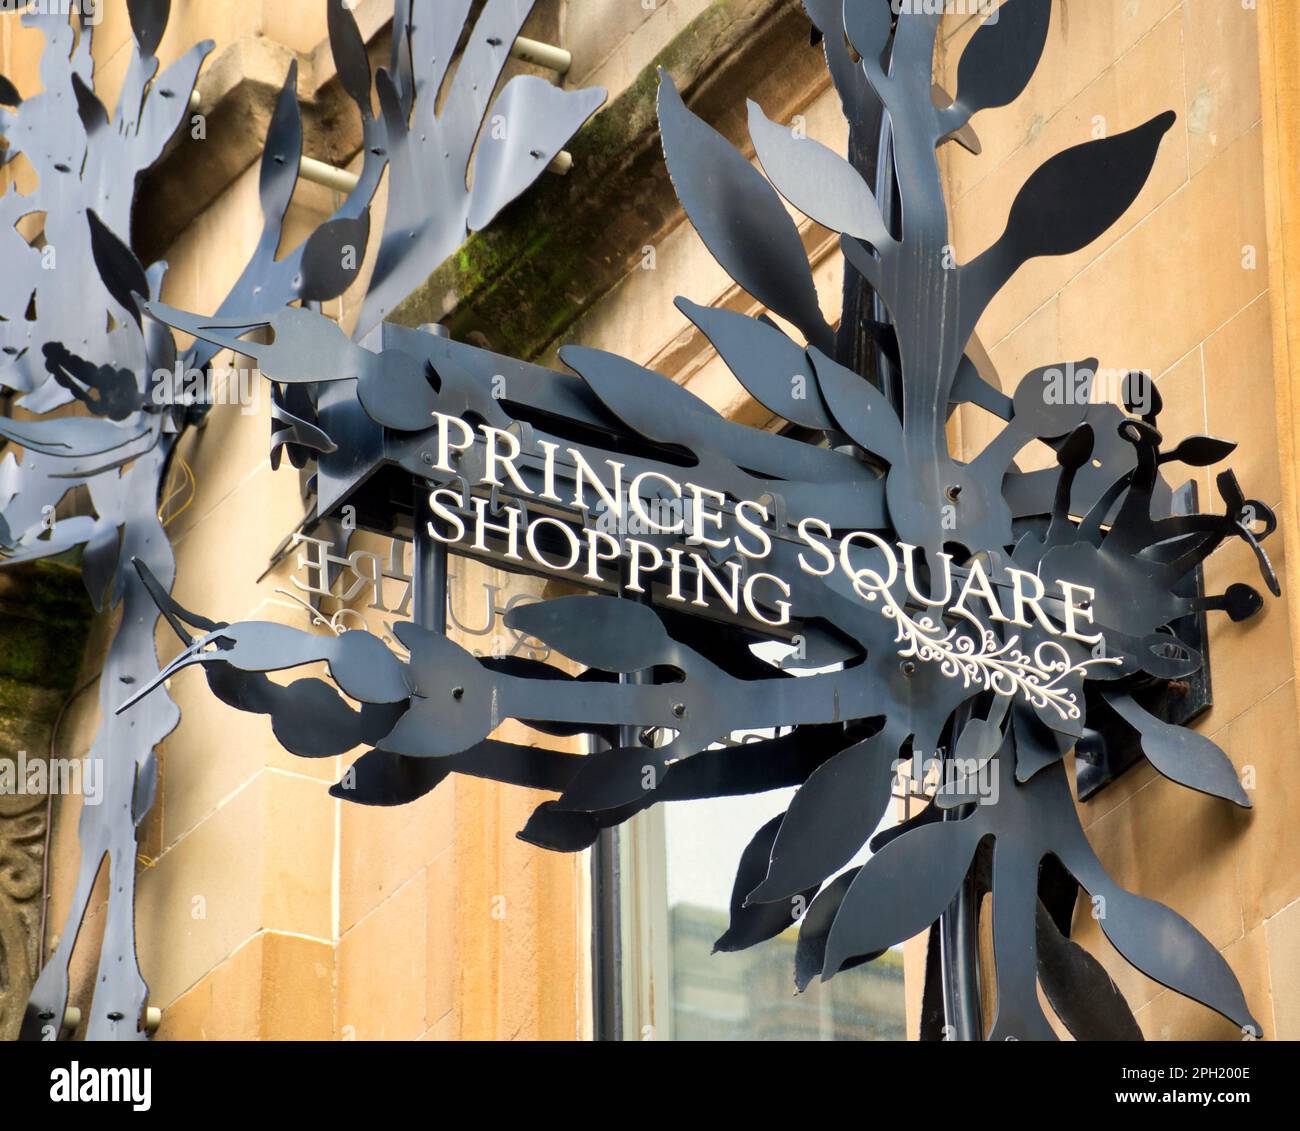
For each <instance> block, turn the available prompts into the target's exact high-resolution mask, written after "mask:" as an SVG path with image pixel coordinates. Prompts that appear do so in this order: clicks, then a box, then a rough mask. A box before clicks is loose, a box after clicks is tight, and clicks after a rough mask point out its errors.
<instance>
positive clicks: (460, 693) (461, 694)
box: [451, 687, 465, 703]
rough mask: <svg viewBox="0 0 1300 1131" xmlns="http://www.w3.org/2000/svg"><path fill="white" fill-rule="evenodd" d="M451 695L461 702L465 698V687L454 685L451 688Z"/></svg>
mask: <svg viewBox="0 0 1300 1131" xmlns="http://www.w3.org/2000/svg"><path fill="white" fill-rule="evenodd" d="M451 697H452V698H453V699H455V700H456V702H458V703H459V702H460V701H461V700H462V699H464V698H465V689H464V688H463V687H453V688H452V689H451Z"/></svg>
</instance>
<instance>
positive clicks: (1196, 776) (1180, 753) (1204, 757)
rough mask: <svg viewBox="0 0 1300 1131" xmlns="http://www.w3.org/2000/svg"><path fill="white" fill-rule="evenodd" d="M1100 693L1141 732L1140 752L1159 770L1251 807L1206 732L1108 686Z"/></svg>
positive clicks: (1226, 760)
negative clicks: (1172, 719) (1179, 723)
mask: <svg viewBox="0 0 1300 1131" xmlns="http://www.w3.org/2000/svg"><path fill="white" fill-rule="evenodd" d="M1101 694H1102V696H1103V697H1104V698H1105V700H1106V702H1107V703H1109V704H1110V706H1111V708H1112V709H1113V710H1114V711H1115V712H1116V713H1117V714H1118V715H1119V716H1120V717H1121V718H1122V719H1123V720H1124V721H1125V722H1126V723H1128V725H1129V726H1131V727H1132V728H1133V729H1134V730H1136V731H1137V732H1138V734H1140V735H1141V743H1142V753H1143V754H1145V755H1146V756H1147V761H1149V762H1150V763H1151V765H1153V766H1154V767H1155V768H1156V770H1157V771H1158V772H1159V773H1161V774H1163V775H1164V776H1165V777H1167V778H1169V780H1170V781H1176V782H1178V783H1179V784H1180V785H1185V786H1187V787H1188V788H1189V789H1195V790H1198V791H1199V792H1201V793H1208V794H1209V795H1210V796H1211V797H1222V798H1223V799H1224V800H1226V801H1231V802H1232V803H1233V804H1234V805H1240V806H1241V807H1242V808H1243V809H1249V808H1251V806H1252V802H1251V800H1250V797H1249V796H1248V795H1247V793H1246V791H1245V789H1243V788H1242V785H1241V779H1240V778H1239V777H1238V776H1237V768H1236V767H1235V766H1234V765H1233V764H1232V762H1231V761H1230V760H1229V758H1228V756H1227V755H1226V754H1225V753H1224V752H1223V751H1222V750H1220V749H1219V747H1218V746H1216V745H1215V744H1214V743H1213V742H1211V741H1210V740H1209V739H1208V738H1206V737H1205V735H1203V734H1197V733H1196V731H1194V730H1189V729H1188V728H1187V727H1180V726H1172V725H1170V724H1169V723H1166V722H1164V721H1162V720H1160V719H1158V718H1156V717H1155V716H1154V715H1152V714H1150V713H1149V712H1147V711H1145V710H1143V708H1142V707H1141V706H1139V705H1138V703H1137V702H1136V701H1135V700H1134V699H1133V698H1132V696H1129V695H1124V694H1121V693H1120V692H1116V691H1111V690H1107V689H1103V690H1102V692H1101Z"/></svg>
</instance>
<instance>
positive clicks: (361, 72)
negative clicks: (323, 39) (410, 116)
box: [325, 0, 371, 118]
mask: <svg viewBox="0 0 1300 1131" xmlns="http://www.w3.org/2000/svg"><path fill="white" fill-rule="evenodd" d="M354 6H355V5H354V3H353V0H327V3H326V8H325V19H326V24H327V26H328V28H329V39H330V53H331V54H332V55H333V56H334V65H335V66H336V67H337V68H338V73H339V81H340V82H341V83H342V84H343V89H344V90H346V91H347V92H348V96H349V97H350V98H351V99H352V101H353V102H355V103H356V104H357V108H358V109H359V110H360V111H361V115H362V117H365V118H368V117H370V113H371V111H370V55H369V53H368V52H367V51H366V42H365V40H364V39H362V38H361V30H360V29H359V28H358V27H357V19H356V16H354V15H353V14H352V9H353V7H354Z"/></svg>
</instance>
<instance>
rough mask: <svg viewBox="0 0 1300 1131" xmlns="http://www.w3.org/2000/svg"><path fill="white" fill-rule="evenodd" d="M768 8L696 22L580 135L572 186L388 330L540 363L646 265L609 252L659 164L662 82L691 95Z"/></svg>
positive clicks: (731, 2)
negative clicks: (614, 222)
mask: <svg viewBox="0 0 1300 1131" xmlns="http://www.w3.org/2000/svg"><path fill="white" fill-rule="evenodd" d="M771 7H772V6H771V4H770V3H769V2H768V0H719V2H717V3H714V4H712V5H711V6H710V7H709V8H707V9H706V10H705V11H704V12H702V13H701V14H700V15H699V16H697V17H696V18H695V20H693V21H692V22H691V23H690V24H689V25H687V27H685V28H684V29H683V30H682V31H681V32H680V33H678V35H677V36H676V37H675V38H674V39H673V40H672V41H671V42H670V43H668V44H667V45H666V46H665V47H664V48H663V49H662V50H661V51H660V52H659V53H658V55H657V56H656V57H655V58H654V59H653V60H652V61H651V62H650V63H649V65H647V66H646V67H645V68H644V69H643V70H642V71H641V72H640V74H638V76H637V77H636V79H635V80H633V82H632V83H631V85H630V86H629V87H628V88H627V89H626V90H625V91H623V93H622V94H620V95H619V97H618V98H617V99H615V100H614V102H613V103H611V104H610V105H609V106H608V107H606V108H605V109H604V110H602V111H601V112H600V113H599V114H597V115H596V117H595V118H593V119H592V120H591V122H589V123H588V124H587V125H586V126H585V127H584V128H583V129H582V130H581V131H580V132H579V133H578V134H577V136H576V137H575V138H574V139H573V141H572V142H571V144H570V146H569V150H570V152H571V153H572V154H573V159H574V166H573V171H572V172H571V173H570V174H569V175H568V176H567V177H544V178H542V180H541V181H539V182H538V183H537V184H536V185H534V186H533V188H532V189H530V190H529V192H528V193H526V194H525V195H524V197H523V198H522V199H521V200H519V201H517V202H516V203H515V204H514V205H512V206H511V207H510V208H508V209H506V210H505V211H504V212H503V213H502V214H501V215H500V216H499V217H498V218H497V220H496V221H495V222H494V223H493V225H492V226H491V227H490V228H489V229H488V230H487V231H485V232H480V233H475V234H473V235H471V236H470V237H469V239H468V240H466V242H465V244H464V245H463V246H462V247H461V248H460V250H459V251H458V252H457V253H456V254H455V255H453V256H451V257H450V258H449V259H448V260H447V261H446V262H445V263H443V264H442V265H441V266H440V267H438V268H437V269H436V270H435V271H434V272H433V273H432V274H431V275H430V276H429V278H428V279H427V280H426V281H425V282H424V283H423V284H422V285H421V286H419V287H417V288H416V289H415V290H414V291H413V292H412V293H411V294H410V295H409V296H408V297H407V298H406V299H405V300H404V301H403V302H402V303H401V304H400V305H399V306H398V307H397V308H396V310H394V311H393V313H392V315H391V316H390V317H391V320H392V321H394V322H397V323H400V324H402V325H407V326H418V325H421V324H423V323H426V322H437V321H445V322H446V324H447V326H448V328H449V330H450V331H451V334H452V336H453V337H456V338H459V339H462V340H465V339H470V338H472V337H473V336H474V335H475V333H476V332H477V333H483V334H485V335H486V336H487V338H488V340H489V343H490V345H491V347H492V348H493V349H494V350H496V351H498V352H500V353H503V354H506V355H508V356H511V357H519V358H535V357H537V356H538V355H539V354H540V353H542V352H543V351H544V350H545V349H546V347H547V346H548V345H549V344H550V343H551V342H553V341H554V340H555V339H556V338H557V337H559V336H560V335H562V334H563V333H564V331H565V330H566V329H567V328H568V327H570V326H571V325H573V323H574V322H576V321H577V319H578V318H579V317H580V316H581V315H582V314H583V313H584V312H585V311H586V310H587V309H588V308H589V307H590V305H591V304H592V303H593V302H594V301H595V300H596V299H598V298H599V297H600V296H601V295H602V294H603V293H604V292H605V291H606V290H607V289H608V287H609V286H610V285H612V281H613V278H612V273H611V271H610V267H611V265H614V266H621V265H622V264H621V262H620V263H617V264H616V263H615V261H616V260H618V261H625V260H626V258H627V256H628V255H629V254H633V253H636V254H639V250H640V249H639V247H637V248H631V247H623V248H620V247H617V246H611V244H610V242H609V239H608V236H607V229H608V228H609V226H610V222H611V218H615V217H617V214H618V213H619V212H620V211H622V210H625V209H627V208H629V207H635V206H636V193H638V192H643V191H645V189H644V185H645V182H646V181H647V180H649V179H650V177H649V174H650V171H651V167H652V166H653V165H654V164H655V163H657V162H658V160H659V140H658V113H657V100H658V93H659V71H660V70H661V69H662V70H665V71H667V72H669V73H670V74H671V75H672V76H673V79H674V80H675V81H676V82H677V83H678V85H679V86H682V87H685V86H688V85H690V84H691V83H692V82H694V81H696V80H697V79H699V78H700V77H702V76H704V75H706V74H707V73H708V72H709V70H710V69H711V68H712V67H713V66H714V65H715V64H716V62H717V59H718V57H719V55H720V54H721V53H722V52H724V51H725V50H727V49H729V48H730V47H731V46H733V45H734V43H733V41H736V40H739V39H740V38H741V37H743V36H744V35H745V34H746V32H747V31H748V28H749V25H750V24H752V22H753V21H754V20H755V19H756V18H757V17H758V16H760V15H762V14H763V13H764V12H765V11H770V10H771ZM660 183H662V179H660ZM602 252H603V253H604V254H602ZM593 264H595V265H596V266H597V268H603V269H596V270H593V269H592V268H593ZM449 307H450V308H451V310H452V313H451V314H450V315H448V314H447V308H449Z"/></svg>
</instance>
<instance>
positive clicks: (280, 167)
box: [258, 59, 302, 243]
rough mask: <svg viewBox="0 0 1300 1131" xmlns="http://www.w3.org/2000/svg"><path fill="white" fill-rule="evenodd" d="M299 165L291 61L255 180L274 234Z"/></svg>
mask: <svg viewBox="0 0 1300 1131" xmlns="http://www.w3.org/2000/svg"><path fill="white" fill-rule="evenodd" d="M301 161H302V114H301V112H300V111H299V109H298V61H297V60H296V59H295V60H294V61H293V62H292V63H290V64H289V73H288V75H287V76H286V77H285V80H284V86H282V87H281V88H280V93H279V96H278V97H277V98H276V100H275V109H274V111H272V113H271V124H270V125H269V126H268V127H267V131H266V146H265V148H264V149H263V150H262V167H261V171H260V173H259V180H258V192H259V194H260V197H261V201H262V215H263V216H264V217H265V218H266V222H267V224H268V225H274V226H276V228H277V230H278V225H279V224H280V222H281V221H282V220H283V219H284V214H285V211H286V210H287V209H288V207H289V201H290V200H292V199H293V190H294V186H295V185H296V184H297V183H298V166H299V164H300V162H301ZM276 242H277V243H278V242H279V241H278V239H277V241H276Z"/></svg>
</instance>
